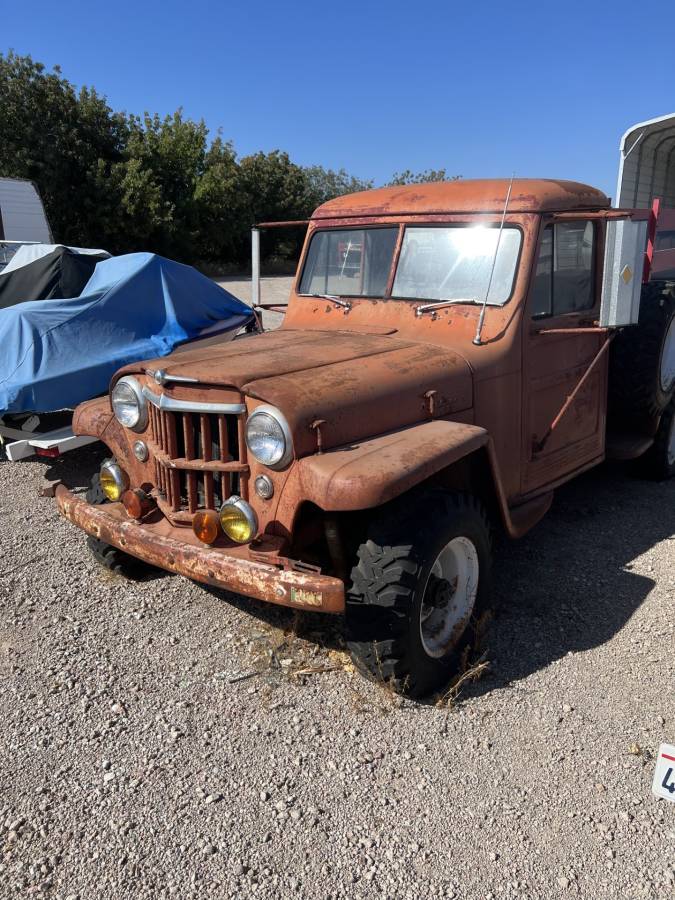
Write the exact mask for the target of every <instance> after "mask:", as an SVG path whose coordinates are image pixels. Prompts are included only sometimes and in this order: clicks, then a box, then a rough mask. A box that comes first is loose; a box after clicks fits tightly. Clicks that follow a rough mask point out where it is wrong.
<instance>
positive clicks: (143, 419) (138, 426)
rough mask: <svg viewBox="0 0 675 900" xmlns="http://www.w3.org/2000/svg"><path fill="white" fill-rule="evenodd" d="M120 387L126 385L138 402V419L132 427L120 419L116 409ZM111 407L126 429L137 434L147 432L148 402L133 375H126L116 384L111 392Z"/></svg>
mask: <svg viewBox="0 0 675 900" xmlns="http://www.w3.org/2000/svg"><path fill="white" fill-rule="evenodd" d="M120 385H125V386H126V387H128V388H129V389H130V390H131V392H132V393H133V395H134V397H135V400H136V404H137V408H138V416H137V418H136V421H135V422H134V423H133V424H131V425H130V424H128V423H127V422H123V421H122V419H120V417H119V416H118V415H117V410H116V409H115V391H116V390H117V389H118V387H119V386H120ZM110 405H111V406H112V410H113V413H114V416H115V418H116V419H117V421H118V422H119V423H120V425H122V426H123V427H124V428H128V429H129V430H130V431H136V432H139V431H145V429H146V427H147V424H148V401H147V400H146V399H145V397H144V396H143V388H142V387H141V385H140V384H139V382H138V381H137V380H136V379H135V378H134V377H133V375H124V376H123V377H122V378H120V379H119V380H118V381H117V382H116V383H115V386H114V387H113V389H112V391H111V392H110Z"/></svg>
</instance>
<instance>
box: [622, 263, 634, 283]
mask: <svg viewBox="0 0 675 900" xmlns="http://www.w3.org/2000/svg"><path fill="white" fill-rule="evenodd" d="M621 277H622V278H623V281H624V284H628V282H629V281H630V280H631V278H632V277H633V270H632V269H631V267H630V266H624V267H623V269H622V270H621Z"/></svg>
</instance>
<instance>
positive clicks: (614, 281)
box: [600, 219, 648, 328]
mask: <svg viewBox="0 0 675 900" xmlns="http://www.w3.org/2000/svg"><path fill="white" fill-rule="evenodd" d="M647 227H648V222H647V221H646V220H642V221H635V220H633V219H614V220H611V221H608V222H607V229H606V232H605V262H604V269H603V273H602V300H601V304H600V325H601V326H603V327H604V328H618V327H621V326H624V325H637V321H638V317H639V315H640V295H641V293H642V272H643V268H644V256H645V247H646V244H647Z"/></svg>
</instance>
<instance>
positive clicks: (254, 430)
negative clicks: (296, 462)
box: [246, 406, 293, 469]
mask: <svg viewBox="0 0 675 900" xmlns="http://www.w3.org/2000/svg"><path fill="white" fill-rule="evenodd" d="M246 446H247V447H248V449H249V450H250V451H251V453H252V454H253V456H255V458H256V459H257V460H258V462H259V463H262V464H263V465H264V466H269V468H270V469H283V467H284V466H285V465H286V464H287V463H288V462H290V459H291V456H292V455H293V444H292V441H291V430H290V428H289V427H288V422H287V421H286V419H285V418H284V417H283V416H282V414H281V413H280V412H279V410H278V409H277V408H276V407H275V406H258V407H257V409H256V410H255V411H254V412H253V413H252V414H251V416H250V417H249V420H248V422H247V423H246Z"/></svg>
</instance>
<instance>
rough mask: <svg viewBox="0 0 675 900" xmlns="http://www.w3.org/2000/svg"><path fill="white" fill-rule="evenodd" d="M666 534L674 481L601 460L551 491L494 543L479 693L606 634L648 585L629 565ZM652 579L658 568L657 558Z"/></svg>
mask: <svg viewBox="0 0 675 900" xmlns="http://www.w3.org/2000/svg"><path fill="white" fill-rule="evenodd" d="M673 535H675V481H671V482H667V483H660V484H659V483H655V482H649V481H643V480H638V479H637V478H635V477H633V475H632V474H631V473H630V471H629V470H628V469H627V468H625V467H621V466H617V465H611V464H607V465H605V466H601V467H600V468H598V469H597V470H594V471H592V472H589V473H587V474H586V475H584V476H582V477H580V478H578V479H575V480H574V481H573V482H570V483H569V484H568V485H565V486H564V487H563V488H561V489H560V490H559V491H558V492H557V493H556V498H555V500H554V504H553V507H552V509H551V511H550V513H549V514H548V516H547V517H546V518H545V519H544V520H543V521H542V522H541V523H540V524H539V525H538V526H537V527H536V528H535V529H534V530H533V531H532V532H531V533H530V534H529V535H527V536H526V537H525V538H523V539H522V540H520V541H517V542H510V541H507V540H501V539H500V540H498V542H497V546H496V548H495V551H496V552H495V559H494V570H493V579H494V590H493V593H494V597H495V601H496V603H495V605H496V608H497V612H496V615H495V619H494V621H493V622H492V624H491V626H490V627H489V629H488V631H487V634H486V635H485V647H484V650H485V654H486V658H487V659H488V660H489V661H490V669H489V672H488V674H487V675H486V676H485V677H484V678H483V679H481V680H480V681H478V682H475V683H473V684H472V685H471V686H469V687H467V689H466V690H465V691H464V692H463V696H464V697H468V696H479V695H481V694H484V693H488V692H490V691H492V690H494V689H495V688H498V687H505V686H507V685H509V684H511V683H513V682H517V681H520V680H521V679H524V678H527V677H528V675H531V674H532V673H534V672H536V671H537V670H539V669H543V668H545V667H547V666H548V665H550V664H551V663H552V662H554V661H555V660H557V659H559V658H561V657H562V656H565V655H566V654H568V653H579V652H583V651H586V650H591V649H593V648H594V647H598V646H601V645H602V644H605V643H606V642H607V641H609V640H611V639H612V637H614V635H616V634H617V633H618V632H619V631H620V630H621V629H622V628H623V627H624V625H625V624H626V623H627V622H628V621H629V620H630V618H631V617H632V616H633V614H634V613H635V612H636V611H637V610H638V608H639V607H640V605H641V604H642V603H643V602H644V601H645V600H646V598H647V597H648V595H649V594H650V592H651V591H652V589H653V588H654V586H655V583H656V582H655V580H654V578H652V577H651V576H648V575H645V574H642V572H644V569H645V568H648V567H649V565H650V564H649V563H646V565H645V563H644V562H642V563H641V565H640V568H641V570H642V572H641V573H638V572H635V571H633V566H634V564H635V561H636V560H637V559H638V558H639V557H641V556H642V555H643V554H645V553H647V552H648V551H649V550H650V549H651V548H652V547H654V546H655V545H656V544H658V543H659V542H660V541H663V540H667V539H668V538H672V537H673ZM662 559H663V565H662V567H661V569H660V571H658V570H657V571H655V576H656V577H658V576H659V575H663V574H665V572H666V566H667V563H666V557H665V554H664V556H663V557H662Z"/></svg>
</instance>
